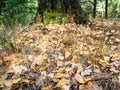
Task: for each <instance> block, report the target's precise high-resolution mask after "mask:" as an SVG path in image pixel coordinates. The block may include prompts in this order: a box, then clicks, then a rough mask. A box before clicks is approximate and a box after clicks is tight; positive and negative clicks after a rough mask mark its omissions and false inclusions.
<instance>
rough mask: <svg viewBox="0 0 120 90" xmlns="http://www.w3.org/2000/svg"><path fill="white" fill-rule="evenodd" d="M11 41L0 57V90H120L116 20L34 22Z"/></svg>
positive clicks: (119, 29) (119, 35) (119, 36)
mask: <svg viewBox="0 0 120 90" xmlns="http://www.w3.org/2000/svg"><path fill="white" fill-rule="evenodd" d="M13 43H14V44H15V46H16V48H17V49H16V48H15V50H14V51H15V53H10V52H8V51H9V47H8V49H6V50H5V51H3V52H1V55H0V90H120V74H119V73H120V24H117V23H112V22H109V21H93V22H92V24H91V25H90V26H88V25H76V24H66V25H58V24H50V25H48V26H43V25H42V24H40V23H37V24H34V25H32V26H29V27H27V28H25V29H21V30H19V31H18V32H17V33H16V35H15V40H14V41H13ZM1 49H2V48H1Z"/></svg>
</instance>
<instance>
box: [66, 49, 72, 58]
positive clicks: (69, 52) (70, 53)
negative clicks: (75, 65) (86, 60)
mask: <svg viewBox="0 0 120 90" xmlns="http://www.w3.org/2000/svg"><path fill="white" fill-rule="evenodd" d="M70 55H72V52H71V50H67V51H66V52H65V58H68V57H69V56H70Z"/></svg>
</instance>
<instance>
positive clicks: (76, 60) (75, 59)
mask: <svg viewBox="0 0 120 90" xmlns="http://www.w3.org/2000/svg"><path fill="white" fill-rule="evenodd" d="M72 62H74V63H78V57H77V56H76V55H74V56H73V58H72Z"/></svg>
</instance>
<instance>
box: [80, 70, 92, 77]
mask: <svg viewBox="0 0 120 90" xmlns="http://www.w3.org/2000/svg"><path fill="white" fill-rule="evenodd" d="M91 73H92V70H91V69H87V70H84V71H82V72H81V75H82V76H87V75H90V74H91Z"/></svg>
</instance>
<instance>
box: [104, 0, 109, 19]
mask: <svg viewBox="0 0 120 90" xmlns="http://www.w3.org/2000/svg"><path fill="white" fill-rule="evenodd" d="M105 18H106V19H107V18H108V0H105Z"/></svg>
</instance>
